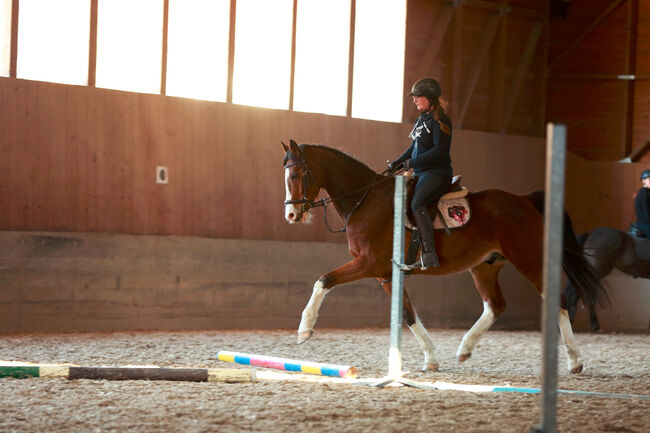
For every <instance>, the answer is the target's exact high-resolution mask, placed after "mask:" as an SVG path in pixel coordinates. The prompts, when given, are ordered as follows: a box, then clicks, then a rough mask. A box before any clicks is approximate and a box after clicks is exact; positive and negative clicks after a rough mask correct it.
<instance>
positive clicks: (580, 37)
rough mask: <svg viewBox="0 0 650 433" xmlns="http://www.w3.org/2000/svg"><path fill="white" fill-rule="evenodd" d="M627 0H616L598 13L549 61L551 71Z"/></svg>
mask: <svg viewBox="0 0 650 433" xmlns="http://www.w3.org/2000/svg"><path fill="white" fill-rule="evenodd" d="M625 1H627V0H615V1H614V2H613V3H612V4H610V5H609V6H608V7H607V8H606V9H605V10H603V11H602V12H601V13H600V15H598V16H597V17H596V18H595V19H594V20H593V21H592V22H591V23H590V24H589V25H588V26H587V27H586V28H585V29H584V30H583V31H582V33H580V34H579V35H578V36H577V37H576V38H575V39H574V40H573V42H571V43H570V44H569V45H567V46H566V48H564V50H562V52H560V54H558V55H557V56H555V58H554V59H553V60H551V61H550V62H549V65H548V69H549V72H550V71H551V70H553V68H555V67H556V66H557V65H558V62H559V61H560V60H562V59H563V58H564V57H566V56H567V55H568V54H569V53H571V52H572V51H573V50H574V49H575V48H576V47H577V46H578V45H580V42H582V41H583V39H585V38H586V37H587V36H589V34H591V32H592V31H593V30H594V29H595V28H596V27H598V25H599V24H600V23H601V22H602V21H603V20H604V19H605V18H607V17H608V16H609V15H610V14H611V13H612V12H614V11H615V10H616V8H618V6H619V5H620V4H621V3H623V2H625Z"/></svg>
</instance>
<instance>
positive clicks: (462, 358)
mask: <svg viewBox="0 0 650 433" xmlns="http://www.w3.org/2000/svg"><path fill="white" fill-rule="evenodd" d="M470 356H472V352H470V353H461V354H460V355H458V357H457V358H456V360H457V361H458V363H459V364H460V363H461V362H465V361H467V360H468V359H469V357H470Z"/></svg>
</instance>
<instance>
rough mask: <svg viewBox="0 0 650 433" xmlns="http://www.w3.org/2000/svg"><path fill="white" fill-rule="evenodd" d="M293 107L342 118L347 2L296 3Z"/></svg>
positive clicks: (313, 0) (347, 46)
mask: <svg viewBox="0 0 650 433" xmlns="http://www.w3.org/2000/svg"><path fill="white" fill-rule="evenodd" d="M297 12H298V13H297V19H296V66H295V68H296V69H295V79H294V100H293V101H294V102H293V108H294V109H295V110H298V111H309V112H315V113H325V114H337V115H343V116H345V114H346V110H347V100H348V63H349V52H350V0H328V1H327V2H324V1H321V0H299V1H298V11H297Z"/></svg>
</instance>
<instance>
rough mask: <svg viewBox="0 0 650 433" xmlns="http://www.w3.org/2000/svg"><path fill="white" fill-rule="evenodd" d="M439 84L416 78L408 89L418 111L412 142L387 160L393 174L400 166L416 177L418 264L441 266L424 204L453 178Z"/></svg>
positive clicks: (435, 197) (414, 207) (413, 208)
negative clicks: (396, 155) (397, 155)
mask: <svg viewBox="0 0 650 433" xmlns="http://www.w3.org/2000/svg"><path fill="white" fill-rule="evenodd" d="M441 93H442V92H441V90H440V84H438V82H437V81H436V80H434V79H433V78H423V79H421V80H418V81H417V82H416V83H415V84H413V87H412V89H411V92H410V93H409V95H410V96H412V97H413V103H414V104H415V106H416V107H417V109H418V111H419V112H420V116H419V117H418V119H417V121H416V122H415V126H414V127H413V130H412V131H411V134H409V138H410V139H411V145H410V146H409V148H408V149H407V150H406V152H404V153H403V154H402V155H401V156H400V157H399V158H397V159H396V160H395V161H393V162H390V163H389V164H388V168H389V172H390V173H391V174H392V173H394V172H395V171H396V170H397V169H399V168H400V166H403V168H404V169H405V170H408V169H410V168H412V169H413V172H414V176H415V177H416V178H417V183H416V186H415V193H414V194H413V200H412V201H411V211H412V212H413V216H414V217H415V223H416V225H417V227H418V231H419V233H420V239H421V242H422V254H420V267H421V269H426V268H429V267H432V266H433V267H436V266H440V264H439V262H438V255H437V253H436V246H435V239H434V236H433V222H432V219H431V216H430V215H429V211H428V210H427V208H428V207H429V206H430V205H431V204H433V203H437V202H438V199H439V198H440V196H442V195H443V194H444V193H445V192H446V191H447V189H448V188H449V186H450V185H451V179H452V168H451V157H450V155H449V151H450V147H451V120H450V119H449V117H447V114H446V113H445V109H444V107H443V106H442V103H441V98H440V96H441Z"/></svg>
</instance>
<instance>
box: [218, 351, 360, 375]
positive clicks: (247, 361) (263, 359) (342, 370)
mask: <svg viewBox="0 0 650 433" xmlns="http://www.w3.org/2000/svg"><path fill="white" fill-rule="evenodd" d="M217 359H218V360H219V361H224V362H234V363H237V364H244V365H254V366H256V367H266V368H274V369H276V370H286V371H299V372H302V373H310V374H319V375H321V376H331V377H343V378H355V377H357V369H356V368H354V367H350V366H348V365H336V364H321V363H318V362H307V361H299V360H296V359H286V358H276V357H273V356H264V355H254V354H251V353H240V352H230V351H227V350H220V351H219V352H217Z"/></svg>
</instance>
